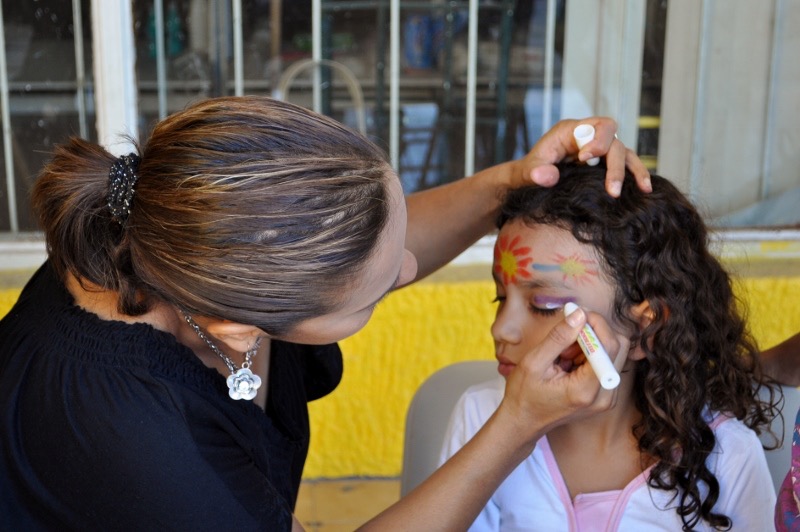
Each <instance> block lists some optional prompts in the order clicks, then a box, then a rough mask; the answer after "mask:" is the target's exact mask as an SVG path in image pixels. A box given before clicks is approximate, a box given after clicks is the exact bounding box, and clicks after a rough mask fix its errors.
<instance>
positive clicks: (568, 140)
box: [517, 117, 652, 197]
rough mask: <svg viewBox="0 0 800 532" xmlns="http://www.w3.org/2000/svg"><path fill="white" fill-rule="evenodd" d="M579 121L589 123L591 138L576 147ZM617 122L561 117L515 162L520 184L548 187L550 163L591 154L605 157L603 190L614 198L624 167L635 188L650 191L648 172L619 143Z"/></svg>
mask: <svg viewBox="0 0 800 532" xmlns="http://www.w3.org/2000/svg"><path fill="white" fill-rule="evenodd" d="M579 124H589V125H591V126H593V127H594V129H595V137H594V140H592V141H591V142H589V143H588V144H586V146H584V147H583V148H582V149H578V145H577V144H576V143H575V138H574V136H573V131H574V130H575V127H576V126H578V125H579ZM616 131H617V123H616V122H615V121H614V120H612V119H611V118H605V117H591V118H585V119H583V120H561V121H560V122H558V123H557V124H555V125H554V126H553V127H552V128H551V129H550V131H548V132H547V133H545V134H544V135H543V136H542V138H541V139H539V142H537V143H536V145H535V146H534V147H533V148H532V149H531V151H530V152H528V154H527V155H526V156H525V157H524V158H523V159H521V160H519V161H517V164H519V165H520V166H521V169H520V175H521V179H522V180H523V183H520V185H522V184H527V183H530V181H531V180H532V181H533V182H534V183H536V184H538V185H541V186H545V187H549V186H553V185H555V184H556V183H557V182H558V169H557V168H556V167H555V166H554V165H555V164H556V163H559V162H561V161H563V160H565V159H567V158H570V157H571V158H577V159H578V160H580V161H587V160H589V159H591V158H592V157H601V156H605V159H606V168H607V171H606V190H607V191H608V193H609V194H610V195H612V196H614V197H617V196H619V193H620V190H621V189H622V181H623V179H624V178H625V168H626V167H627V169H628V171H629V172H630V173H631V174H633V176H634V178H635V179H636V183H637V184H638V185H639V188H640V189H642V190H643V191H644V192H650V191H652V186H651V184H650V172H649V171H648V170H647V168H646V167H645V166H644V163H643V162H642V161H641V160H640V159H639V157H637V155H636V154H635V153H634V152H633V150H630V149H628V148H626V147H625V145H624V144H623V143H622V142H620V141H619V140H618V139H617V138H616V136H615V133H616Z"/></svg>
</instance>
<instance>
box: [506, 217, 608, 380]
mask: <svg viewBox="0 0 800 532" xmlns="http://www.w3.org/2000/svg"><path fill="white" fill-rule="evenodd" d="M492 276H493V278H494V282H495V286H496V290H497V302H498V306H497V315H496V317H495V320H494V323H493V324H492V337H493V338H494V343H495V356H496V357H497V360H498V362H499V363H500V365H499V367H498V372H499V373H500V374H501V375H503V376H504V377H507V376H508V374H509V372H510V371H511V370H512V369H513V368H514V366H515V365H516V364H517V363H519V361H520V360H521V359H522V357H523V356H524V355H525V354H527V353H528V352H529V351H531V349H532V348H534V347H535V346H537V345H538V344H539V343H541V342H542V341H543V340H544V338H545V337H546V336H547V333H548V332H549V331H550V329H551V328H553V326H555V325H556V324H557V323H558V322H559V321H560V320H562V319H563V317H564V310H563V307H564V305H565V304H566V303H567V302H569V301H571V302H573V303H575V304H577V305H579V306H581V307H582V308H584V309H585V310H590V311H593V312H596V313H598V314H600V315H602V316H603V318H604V319H605V320H606V321H607V322H608V323H609V324H611V325H612V326H614V324H615V322H614V320H613V319H612V316H613V310H612V309H613V303H614V286H613V285H612V284H611V283H609V282H608V280H607V279H606V276H605V275H604V274H603V273H602V272H601V268H600V261H599V259H598V256H597V254H596V253H595V251H594V248H593V247H592V246H589V245H587V244H582V243H580V242H578V241H577V240H576V239H575V238H574V237H573V236H572V235H571V234H570V233H569V232H568V231H565V230H563V229H559V228H557V227H553V226H549V225H538V224H537V225H531V226H528V225H525V223H523V222H522V221H521V220H518V219H517V220H511V221H509V222H507V223H506V224H505V225H504V226H503V228H502V229H501V230H500V234H499V235H498V237H497V243H496V244H495V248H494V264H493V267H492ZM584 360H585V357H584V356H583V353H582V352H581V351H580V348H579V347H578V344H577V343H575V344H573V345H572V346H570V347H569V348H568V349H567V350H565V351H564V352H563V353H561V355H560V356H559V359H558V361H557V363H558V364H559V365H561V367H562V368H564V369H565V370H567V371H569V370H570V369H572V368H573V367H575V365H576V364H581V363H583V361H584Z"/></svg>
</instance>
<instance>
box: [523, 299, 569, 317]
mask: <svg viewBox="0 0 800 532" xmlns="http://www.w3.org/2000/svg"><path fill="white" fill-rule="evenodd" d="M574 302H575V298H572V297H553V296H534V297H533V304H531V311H533V312H534V313H536V314H539V315H542V316H554V315H555V314H556V313H557V312H559V311H560V310H561V309H563V308H564V305H566V304H567V303H574Z"/></svg>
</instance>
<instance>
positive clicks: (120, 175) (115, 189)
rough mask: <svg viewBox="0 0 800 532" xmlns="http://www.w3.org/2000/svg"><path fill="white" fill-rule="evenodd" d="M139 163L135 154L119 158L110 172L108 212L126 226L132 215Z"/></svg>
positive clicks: (116, 220) (138, 158)
mask: <svg viewBox="0 0 800 532" xmlns="http://www.w3.org/2000/svg"><path fill="white" fill-rule="evenodd" d="M139 161H141V158H140V157H139V156H138V155H136V154H135V153H129V154H128V155H123V156H122V157H119V158H118V159H117V160H116V161H114V164H112V165H111V170H110V171H109V172H108V204H107V205H108V210H109V211H111V217H112V219H113V220H114V221H115V222H117V223H118V224H120V225H124V224H125V221H126V220H127V219H128V215H129V214H130V213H131V205H132V203H133V187H134V186H135V185H136V181H137V180H138V179H139V175H138V170H139Z"/></svg>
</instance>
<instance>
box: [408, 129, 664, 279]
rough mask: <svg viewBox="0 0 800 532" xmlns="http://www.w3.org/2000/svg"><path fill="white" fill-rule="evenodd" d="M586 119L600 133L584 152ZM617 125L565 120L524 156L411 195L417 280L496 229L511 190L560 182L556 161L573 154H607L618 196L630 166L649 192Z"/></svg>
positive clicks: (611, 183)
mask: <svg viewBox="0 0 800 532" xmlns="http://www.w3.org/2000/svg"><path fill="white" fill-rule="evenodd" d="M581 123H582V124H591V125H593V126H594V128H595V131H596V136H595V139H594V140H593V141H592V142H590V143H589V144H587V145H586V146H584V147H583V149H582V150H580V152H579V151H578V146H577V145H576V144H575V140H574V138H573V136H572V132H573V130H574V129H575V126H577V125H578V124H581ZM616 129H617V126H616V123H615V122H614V121H613V120H611V119H610V118H587V119H585V120H562V121H561V122H559V123H557V124H556V125H555V126H553V128H552V129H551V130H550V131H548V132H547V133H546V134H545V135H544V136H543V137H542V138H541V139H539V142H537V143H536V145H535V146H534V147H533V149H532V150H531V151H530V152H529V153H528V154H527V155H526V156H525V157H524V158H523V159H520V160H518V161H511V162H507V163H502V164H499V165H496V166H492V167H490V168H487V169H485V170H482V171H480V172H478V173H476V174H475V175H473V176H471V177H467V178H464V179H460V180H458V181H454V182H452V183H448V184H446V185H442V186H439V187H436V188H432V189H429V190H425V191H422V192H417V193H415V194H411V195H409V196H408V197H407V204H408V230H407V232H406V247H407V248H408V249H409V250H410V251H411V252H412V253H414V255H415V256H416V258H417V264H418V268H419V269H418V273H417V279H422V278H423V277H425V276H426V275H428V274H430V273H432V272H434V271H436V270H437V269H439V268H441V267H442V266H444V265H445V264H447V263H448V262H450V261H451V260H452V259H453V258H455V257H456V256H457V255H458V254H459V253H461V252H462V251H464V250H465V249H466V248H467V247H469V246H470V245H472V244H473V243H474V242H475V241H476V240H478V239H479V238H480V237H482V236H483V235H485V234H487V233H488V232H489V231H491V230H492V229H493V228H494V218H495V216H496V213H497V209H498V208H499V206H500V201H501V200H502V196H503V195H504V193H505V192H506V191H507V190H508V189H509V188H513V187H518V186H522V185H524V184H530V183H537V184H540V185H543V186H550V185H553V184H555V183H556V182H557V181H558V170H557V169H556V167H555V166H553V165H554V163H557V162H559V161H562V160H564V159H565V158H567V157H569V156H575V155H577V156H578V159H579V160H582V161H585V160H587V159H589V158H591V157H594V156H605V158H606V166H607V167H608V173H607V176H608V177H607V183H608V184H607V188H608V190H609V193H610V194H611V195H613V196H617V195H619V187H620V186H621V183H622V179H623V178H624V175H625V167H626V166H627V168H628V170H629V171H630V172H631V173H632V174H633V175H634V177H635V178H636V181H637V182H638V183H639V186H640V187H641V188H642V190H648V191H649V190H650V185H649V178H650V174H649V173H648V171H647V169H646V168H645V166H644V164H643V163H642V162H641V161H640V160H639V158H638V157H636V155H635V154H634V153H633V152H632V151H630V150H628V149H627V148H626V147H625V146H624V145H623V144H622V143H621V142H619V141H618V140H616V138H615V137H614V132H615V131H616Z"/></svg>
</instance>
